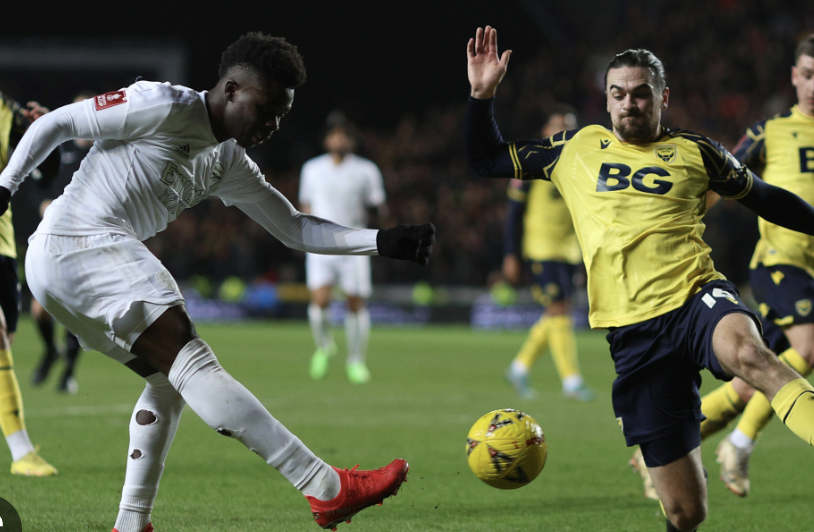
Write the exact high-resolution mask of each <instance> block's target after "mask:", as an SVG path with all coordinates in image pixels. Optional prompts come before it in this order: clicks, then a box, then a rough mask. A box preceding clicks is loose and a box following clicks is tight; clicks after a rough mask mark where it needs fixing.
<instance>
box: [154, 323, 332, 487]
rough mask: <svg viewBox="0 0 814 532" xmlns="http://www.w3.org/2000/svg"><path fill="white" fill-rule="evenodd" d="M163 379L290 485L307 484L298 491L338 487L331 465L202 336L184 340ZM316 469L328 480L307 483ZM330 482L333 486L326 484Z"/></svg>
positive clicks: (222, 432) (192, 405)
mask: <svg viewBox="0 0 814 532" xmlns="http://www.w3.org/2000/svg"><path fill="white" fill-rule="evenodd" d="M169 379H170V382H171V383H172V385H173V386H174V387H175V389H176V390H178V392H179V393H180V394H181V395H182V396H183V398H184V400H185V401H186V402H187V404H188V405H189V407H190V408H191V409H192V410H193V411H194V412H195V413H196V414H198V416H200V418H201V419H203V420H204V422H206V424H207V425H209V426H210V427H212V428H213V429H215V430H217V431H218V432H219V433H220V434H223V435H224V436H230V437H232V438H235V439H236V440H238V441H239V442H241V443H242V444H243V445H245V446H246V447H248V448H249V449H251V450H252V451H254V452H255V453H256V454H257V455H259V456H260V457H261V458H263V460H265V461H266V463H268V464H269V465H270V466H272V467H274V468H275V469H277V471H279V472H280V473H281V474H282V475H283V476H284V477H285V478H287V479H288V481H289V482H291V483H292V484H293V485H294V487H295V488H297V489H299V490H303V489H307V493H306V491H303V493H304V494H305V495H311V496H313V497H317V498H321V499H323V500H329V499H333V498H334V497H336V495H337V494H338V493H339V488H338V486H339V475H337V473H336V471H334V470H333V468H332V467H331V466H329V465H328V464H326V463H325V462H323V461H322V460H320V459H319V458H317V457H316V455H314V453H312V452H311V450H310V449H308V448H307V447H306V446H305V445H304V444H303V443H302V442H301V441H300V440H299V438H297V437H296V436H294V435H293V434H291V432H289V431H288V429H286V428H285V427H284V426H283V424H282V423H280V422H279V421H277V420H276V419H274V418H273V417H272V416H271V414H269V412H268V411H267V410H266V409H265V407H263V405H262V404H260V401H258V400H257V399H256V398H255V397H254V395H252V394H251V392H249V390H247V389H246V388H245V387H244V386H243V385H242V384H240V383H239V382H237V381H236V380H235V379H234V378H233V377H232V376H231V375H229V373H227V372H226V370H224V369H223V367H221V365H220V364H219V363H218V359H217V358H216V357H215V353H213V352H212V349H211V348H210V347H209V346H208V345H207V344H206V342H204V341H203V340H201V339H200V338H196V339H195V340H192V341H191V342H189V343H188V344H187V345H185V346H184V347H183V349H181V351H180V352H179V353H178V356H177V357H176V358H175V362H174V363H173V365H172V368H171V369H170V375H169ZM318 474H321V475H322V476H323V478H325V479H330V481H329V482H321V483H320V484H321V485H320V486H314V485H312V484H313V483H312V482H310V481H311V480H312V479H313V478H314V477H315V476H316V475H318ZM322 484H325V485H326V488H325V489H323V487H322ZM334 485H335V486H337V487H336V489H335V492H334V490H333V489H332V488H331V486H334Z"/></svg>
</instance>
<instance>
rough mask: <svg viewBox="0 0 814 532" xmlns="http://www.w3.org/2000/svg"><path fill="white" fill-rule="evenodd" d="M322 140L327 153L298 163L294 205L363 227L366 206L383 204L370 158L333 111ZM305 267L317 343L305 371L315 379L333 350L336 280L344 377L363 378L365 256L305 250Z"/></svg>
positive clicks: (366, 320)
mask: <svg viewBox="0 0 814 532" xmlns="http://www.w3.org/2000/svg"><path fill="white" fill-rule="evenodd" d="M324 146H325V150H326V151H327V153H325V154H323V155H320V156H319V157H315V158H313V159H311V160H309V161H306V163H305V164H304V165H303V166H302V173H301V175H300V194H299V196H300V209H302V212H305V213H308V214H313V215H315V216H319V217H320V218H325V219H327V220H333V221H334V222H337V223H340V224H342V225H345V226H347V227H367V221H368V220H367V218H368V211H369V210H371V209H376V210H377V211H378V212H379V214H384V213H386V210H387V206H386V204H385V193H384V183H383V182H382V173H381V172H380V171H379V168H378V167H377V166H376V164H375V163H374V162H373V161H369V160H367V159H365V158H363V157H359V156H358V155H355V154H354V153H353V151H354V149H355V148H356V131H355V127H354V126H353V125H352V124H351V123H350V122H348V121H347V120H346V119H344V117H341V116H340V115H338V114H334V115H332V116H329V117H328V123H327V132H326V135H325V141H324ZM305 273H306V283H307V284H308V290H309V291H310V292H311V303H310V304H309V305H308V322H309V323H310V325H311V332H312V333H313V335H314V342H315V343H316V345H317V349H316V351H315V352H314V355H313V356H312V357H311V369H310V374H311V377H312V378H313V379H316V380H319V379H321V378H323V377H325V374H326V373H327V371H328V362H329V360H330V358H331V357H333V356H334V355H335V354H336V343H335V342H334V339H333V335H332V334H331V331H330V328H329V324H328V318H327V311H328V305H330V303H331V293H332V292H333V288H334V286H335V285H337V284H338V285H339V286H340V287H341V288H342V291H343V292H344V293H345V295H346V296H347V303H348V308H347V312H346V313H345V337H346V342H347V349H348V354H347V360H346V364H345V369H346V372H347V375H348V380H349V381H350V382H352V383H355V384H363V383H366V382H368V381H369V380H370V371H369V370H368V369H367V364H365V354H366V351H367V342H368V338H369V336H370V313H369V312H368V310H367V308H366V307H365V300H366V299H367V298H369V297H370V293H371V291H372V287H371V279H370V257H368V256H365V255H348V256H329V255H317V254H314V253H308V254H306V256H305Z"/></svg>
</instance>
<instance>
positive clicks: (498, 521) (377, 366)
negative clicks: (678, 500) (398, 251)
mask: <svg viewBox="0 0 814 532" xmlns="http://www.w3.org/2000/svg"><path fill="white" fill-rule="evenodd" d="M199 333H200V334H201V336H202V337H203V338H204V339H205V340H207V341H208V342H209V343H210V345H212V347H213V348H214V350H215V352H216V353H217V354H218V357H219V358H220V360H221V362H222V364H223V365H224V366H225V367H226V369H227V370H229V371H230V372H231V373H232V374H233V375H234V376H235V377H236V378H237V379H238V380H240V381H241V382H242V383H244V384H245V385H246V386H247V387H248V388H249V389H250V390H251V391H252V392H254V394H255V395H256V396H257V397H258V398H259V399H260V400H261V401H262V402H263V404H265V405H266V407H268V409H269V410H270V411H271V413H272V414H273V415H274V416H276V417H277V418H278V419H280V420H281V421H282V422H283V423H284V424H285V425H286V426H287V427H288V428H289V429H291V430H292V431H293V432H294V433H295V434H297V435H298V436H299V437H300V438H301V439H302V440H303V441H304V442H305V443H306V444H307V445H309V446H310V447H311V448H312V449H313V450H314V451H315V452H316V453H317V454H318V455H319V456H321V457H322V458H324V459H325V460H326V461H328V462H329V463H331V464H333V465H336V466H338V467H348V468H350V467H353V466H354V465H355V464H357V463H359V464H361V467H362V468H375V467H380V466H382V465H384V464H386V463H388V462H389V461H390V460H392V459H394V458H397V457H403V458H406V459H408V460H409V461H410V465H411V472H410V476H409V482H408V483H407V484H405V485H404V487H403V489H402V490H401V492H400V493H399V494H398V496H397V497H394V498H391V499H387V500H386V501H385V504H384V505H383V506H382V507H373V508H371V509H368V510H366V511H364V512H362V513H361V514H359V515H357V516H356V518H355V519H354V520H353V523H352V524H351V525H345V524H342V525H340V527H339V530H340V531H341V530H343V529H344V530H348V531H357V532H365V531H421V532H429V531H468V532H475V531H527V530H529V531H531V530H545V531H556V532H569V531H573V532H584V531H591V532H599V531H625V532H636V531H661V530H664V520H663V517H662V516H661V514H660V511H659V509H658V504H657V503H655V502H653V501H648V500H646V499H644V498H643V497H642V496H641V485H640V481H639V478H638V476H636V475H634V474H633V473H632V472H631V470H630V469H629V467H628V466H627V460H628V459H629V457H630V454H631V452H630V450H628V449H627V448H626V447H625V445H624V440H623V438H622V435H621V432H620V431H619V429H618V427H617V425H616V420H615V419H614V416H613V411H612V408H611V402H610V390H611V382H612V381H613V378H614V371H613V364H612V361H611V359H610V356H609V354H608V348H607V344H606V343H605V340H604V337H603V335H602V333H600V332H582V333H580V334H579V338H578V341H579V351H580V363H581V366H582V369H583V372H584V374H585V377H586V379H587V381H588V382H589V384H590V385H591V386H592V387H594V388H595V389H596V390H597V392H598V394H599V399H598V400H597V401H595V402H593V403H589V404H579V403H574V402H569V401H567V400H565V399H564V398H562V396H561V395H560V385H559V380H558V378H557V376H556V373H555V372H554V369H553V364H552V363H551V359H550V358H549V357H548V356H546V357H544V358H543V359H542V360H540V362H539V363H538V365H537V367H536V368H535V369H534V372H533V374H532V377H533V384H534V386H535V388H536V389H537V390H538V391H539V392H540V394H539V396H538V398H536V399H534V400H531V401H520V400H518V399H517V398H516V397H515V394H514V391H513V390H512V389H511V388H510V387H509V385H508V384H506V382H505V381H504V380H503V370H504V369H505V367H506V366H507V365H508V363H509V361H510V360H511V358H512V356H513V355H514V353H515V351H516V350H517V348H518V347H519V345H520V343H521V342H522V340H523V337H524V334H523V333H519V332H518V333H514V332H513V333H484V332H472V331H471V330H469V329H468V328H465V327H430V328H424V329H411V328H407V329H391V328H375V329H374V330H373V334H372V337H371V341H370V349H369V367H370V370H371V372H372V374H373V380H372V382H371V383H370V384H368V385H363V386H354V385H350V384H349V383H348V382H347V381H346V379H345V377H344V373H343V371H342V370H343V367H342V361H341V357H342V356H343V352H344V350H343V349H341V348H340V355H339V358H338V359H337V360H335V361H334V362H335V363H334V366H333V367H332V368H331V372H330V373H329V374H328V377H327V378H326V379H325V380H324V381H323V382H313V381H311V380H309V378H308V376H307V373H308V360H309V357H310V354H311V352H312V343H311V337H310V332H309V330H308V328H307V326H306V324H304V323H241V324H224V325H200V326H199ZM337 340H338V343H339V345H340V346H342V341H343V337H342V333H341V331H337ZM39 354H40V345H39V343H38V339H37V338H36V336H35V334H34V329H33V326H32V324H31V322H30V321H23V322H22V323H21V324H20V330H19V332H18V334H17V338H16V339H15V345H14V356H15V359H16V367H17V372H18V376H19V378H20V381H21V387H22V390H23V396H24V400H25V407H26V417H27V423H28V429H29V433H30V434H31V437H32V439H33V441H35V442H36V443H38V444H40V445H41V446H42V455H43V456H44V457H46V458H47V459H48V460H50V461H51V462H52V463H53V464H54V465H56V466H57V467H58V468H59V471H60V473H59V476H58V477H56V478H47V479H35V478H18V477H12V476H11V475H9V474H7V473H0V497H3V498H5V499H7V500H9V501H10V502H11V503H12V504H13V505H14V506H15V507H16V508H17V509H18V511H19V512H20V514H21V517H22V520H23V530H25V531H26V532H38V531H60V532H67V531H104V532H107V531H109V530H110V529H111V528H112V526H113V523H114V520H115V516H116V512H117V508H118V502H119V495H120V490H121V486H122V482H123V478H124V467H125V455H126V453H127V441H128V433H127V432H128V431H127V426H128V419H129V415H130V412H131V410H132V406H133V404H134V403H135V400H136V398H137V397H138V395H139V393H140V391H141V388H142V385H141V382H140V379H139V378H138V377H136V376H135V374H131V373H130V372H129V371H128V370H127V369H125V368H123V367H120V366H119V365H118V364H116V363H115V362H113V361H111V360H109V359H107V358H105V357H104V356H102V355H100V354H98V353H85V354H84V357H83V359H82V360H81V363H80V367H79V383H80V391H79V394H77V395H75V396H64V395H58V394H56V393H55V392H54V388H55V384H56V383H55V380H56V375H54V376H52V377H51V379H50V380H49V382H48V383H47V384H46V385H45V386H44V387H43V388H37V389H35V388H32V387H31V385H30V384H29V382H30V381H29V379H30V376H31V371H32V369H33V366H34V364H35V362H36V359H37V358H38V356H39ZM704 384H705V386H704V389H705V390H707V391H708V390H710V389H711V388H712V387H713V386H717V382H716V381H715V380H714V379H713V378H712V377H711V376H709V375H708V374H707V375H705V383H704ZM496 408H518V409H521V410H524V411H526V412H528V413H529V414H531V415H532V416H533V417H534V418H535V419H536V420H537V421H538V422H539V423H540V425H541V426H542V427H543V430H544V431H545V434H546V439H547V441H548V445H549V456H548V463H547V465H546V468H545V469H544V470H543V472H542V473H541V474H540V476H539V477H538V478H537V480H535V481H534V482H533V483H531V484H530V485H529V486H526V487H524V488H521V489H519V490H512V491H500V490H496V489H494V488H490V487H489V486H487V485H485V484H483V483H481V482H480V481H479V480H477V479H476V478H475V477H474V476H473V475H472V473H471V472H470V471H469V468H468V467H467V464H466V459H465V452H464V448H465V441H466V434H467V432H468V430H469V427H470V426H471V424H472V423H473V422H474V421H475V420H476V419H477V418H478V417H479V416H481V415H482V414H484V413H486V412H488V411H490V410H493V409H496ZM720 437H721V436H720V435H719V436H717V437H715V438H713V439H711V440H710V441H708V442H706V443H705V445H704V448H703V451H704V462H705V464H706V467H707V469H708V470H709V472H710V477H711V480H710V490H709V491H710V497H709V498H710V516H709V519H708V521H707V523H706V524H705V525H704V527H702V529H703V530H705V531H707V530H708V531H713V530H720V531H730V530H738V531H739V532H748V531H768V530H772V531H774V532H781V531H795V532H796V531H800V530H810V529H814V525H811V506H810V505H811V501H810V494H811V493H812V489H814V477H813V476H812V475H811V471H812V465H813V464H814V462H813V461H812V458H814V453H812V449H811V448H810V447H808V446H806V445H805V444H804V443H803V442H801V441H799V440H798V439H797V438H796V437H795V436H794V435H792V434H791V433H790V432H789V431H788V430H787V429H786V428H785V427H783V425H782V424H781V423H779V422H777V421H776V420H775V421H774V422H773V423H772V424H771V425H770V426H769V427H768V429H767V430H766V433H765V434H764V436H763V438H762V440H761V442H760V445H759V449H758V451H757V452H756V454H755V455H754V459H753V463H752V482H753V484H752V485H753V491H752V494H751V495H750V496H749V497H748V498H747V499H739V498H737V497H735V496H734V495H732V494H731V493H729V491H728V490H727V489H726V488H725V487H724V486H723V484H722V483H721V482H720V481H719V480H718V479H717V477H718V466H717V464H716V463H715V457H714V451H715V447H716V445H717V444H718V441H719V440H720ZM3 453H6V451H3ZM0 454H2V453H0ZM2 455H3V461H2V462H0V467H2V468H4V469H5V470H6V471H7V470H8V467H9V462H10V458H9V456H8V454H7V453H6V454H2ZM153 518H154V524H155V526H156V530H157V531H158V532H187V531H188V532H205V531H213V532H214V531H217V532H222V531H224V530H229V531H253V532H256V531H266V530H268V531H280V532H285V531H314V530H319V529H318V528H317V527H316V525H315V524H314V523H313V521H312V520H311V515H310V513H309V508H308V504H307V503H306V501H305V500H304V499H303V498H302V496H301V495H300V494H299V493H298V492H297V491H296V490H295V489H294V488H292V487H291V486H290V485H289V484H288V482H287V481H286V480H285V479H284V478H283V477H282V476H281V475H280V474H279V473H277V472H276V471H274V470H272V469H271V468H270V467H268V466H266V465H265V464H264V463H263V462H262V460H260V459H259V458H258V457H257V456H255V455H254V454H253V453H251V452H249V451H247V450H246V449H245V448H244V447H243V446H242V445H240V444H239V443H237V442H235V441H233V440H230V439H228V438H225V437H222V436H219V435H218V434H216V433H215V432H214V431H212V430H211V429H209V427H207V426H206V425H205V424H204V423H203V422H202V421H201V420H200V419H199V418H198V417H197V416H196V415H195V414H194V413H193V412H192V411H190V410H189V409H187V410H186V412H185V413H184V417H183V421H182V423H181V427H180V429H179V431H178V436H177V438H176V440H175V443H174V446H173V449H172V451H171V452H170V455H169V457H168V459H167V462H166V471H165V475H164V478H163V480H162V482H161V490H160V493H159V495H158V500H157V502H156V506H155V510H154V513H153Z"/></svg>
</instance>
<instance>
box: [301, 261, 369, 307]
mask: <svg viewBox="0 0 814 532" xmlns="http://www.w3.org/2000/svg"><path fill="white" fill-rule="evenodd" d="M305 279H306V284H307V285H308V289H309V290H316V289H317V288H322V287H324V286H337V285H338V286H339V287H340V288H341V289H342V291H343V292H345V294H346V295H349V296H359V297H361V298H368V297H370V293H371V292H372V291H373V289H372V285H371V280H370V257H369V256H367V255H317V254H314V253H306V254H305Z"/></svg>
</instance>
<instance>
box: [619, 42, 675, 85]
mask: <svg viewBox="0 0 814 532" xmlns="http://www.w3.org/2000/svg"><path fill="white" fill-rule="evenodd" d="M622 67H641V68H646V69H648V70H650V73H651V74H653V78H654V79H655V80H656V88H659V89H663V88H665V87H666V86H667V74H666V73H665V72H664V64H663V63H662V62H661V59H659V58H658V57H656V56H655V55H654V54H653V52H651V51H650V50H645V49H644V48H639V49H637V50H633V49H631V50H625V51H624V52H622V53H621V54H616V57H614V58H613V59H612V60H611V62H610V63H608V68H606V69H605V87H607V86H608V72H610V70H611V69H612V68H622Z"/></svg>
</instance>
